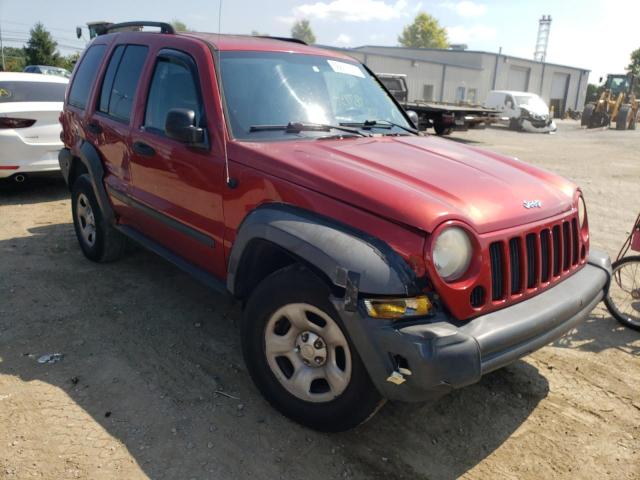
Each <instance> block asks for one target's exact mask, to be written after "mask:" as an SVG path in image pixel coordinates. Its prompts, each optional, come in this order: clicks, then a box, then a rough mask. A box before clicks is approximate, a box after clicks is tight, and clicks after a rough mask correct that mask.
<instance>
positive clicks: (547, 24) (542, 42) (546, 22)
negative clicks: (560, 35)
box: [533, 15, 551, 62]
mask: <svg viewBox="0 0 640 480" xmlns="http://www.w3.org/2000/svg"><path fill="white" fill-rule="evenodd" d="M549 30H551V15H543V16H542V17H540V21H539V25H538V39H537V40H536V50H535V52H534V53H533V59H534V60H535V61H536V62H544V61H545V60H546V58H547V45H548V44H549Z"/></svg>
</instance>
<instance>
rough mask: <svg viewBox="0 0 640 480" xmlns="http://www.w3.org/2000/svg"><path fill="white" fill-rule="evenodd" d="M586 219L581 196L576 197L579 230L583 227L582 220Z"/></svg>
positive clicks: (585, 210)
mask: <svg viewBox="0 0 640 480" xmlns="http://www.w3.org/2000/svg"><path fill="white" fill-rule="evenodd" d="M586 218H587V206H586V205H585V203H584V198H582V195H580V196H579V197H578V221H579V222H580V228H582V227H584V220H585V219H586Z"/></svg>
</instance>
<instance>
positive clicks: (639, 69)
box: [627, 48, 640, 75]
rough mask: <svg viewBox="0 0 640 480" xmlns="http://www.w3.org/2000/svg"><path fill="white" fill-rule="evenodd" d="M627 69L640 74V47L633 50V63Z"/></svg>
mask: <svg viewBox="0 0 640 480" xmlns="http://www.w3.org/2000/svg"><path fill="white" fill-rule="evenodd" d="M627 70H628V71H630V72H631V73H633V74H634V75H640V48H636V49H635V50H634V51H633V52H631V63H630V64H629V66H628V67H627Z"/></svg>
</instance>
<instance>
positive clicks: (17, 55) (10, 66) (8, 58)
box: [4, 47, 26, 72]
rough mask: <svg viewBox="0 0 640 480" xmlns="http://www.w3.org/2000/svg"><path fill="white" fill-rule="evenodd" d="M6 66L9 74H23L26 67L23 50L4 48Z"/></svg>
mask: <svg viewBox="0 0 640 480" xmlns="http://www.w3.org/2000/svg"><path fill="white" fill-rule="evenodd" d="M4 66H5V70H6V71H7V72H21V71H22V70H24V67H25V66H26V62H25V58H24V50H23V49H22V48H15V47H4Z"/></svg>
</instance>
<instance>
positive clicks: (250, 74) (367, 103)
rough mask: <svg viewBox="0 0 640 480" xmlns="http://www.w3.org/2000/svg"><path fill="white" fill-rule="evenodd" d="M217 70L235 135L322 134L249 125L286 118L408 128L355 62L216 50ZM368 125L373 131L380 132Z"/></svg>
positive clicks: (253, 137)
mask: <svg viewBox="0 0 640 480" xmlns="http://www.w3.org/2000/svg"><path fill="white" fill-rule="evenodd" d="M221 72H222V84H223V90H224V97H225V101H226V107H227V113H228V117H229V123H230V125H231V129H232V131H233V135H234V137H235V138H239V139H246V140H260V139H274V138H276V139H284V138H292V137H293V138H296V137H315V138H317V137H319V136H327V132H326V131H324V132H323V131H307V130H304V131H298V132H296V133H295V134H292V133H291V130H290V129H289V130H261V129H256V128H255V127H257V126H264V125H287V124H289V123H314V124H325V125H340V124H345V123H348V124H355V123H362V124H364V122H366V121H374V120H375V121H378V122H383V121H384V122H389V123H391V124H397V125H398V127H396V126H393V127H390V126H389V125H385V127H386V128H385V129H384V132H385V133H389V129H392V130H393V133H396V134H398V133H399V132H403V133H406V132H405V131H403V130H402V128H412V126H411V125H409V123H408V122H407V120H406V119H405V117H404V115H403V114H402V112H401V111H400V110H399V109H398V107H396V105H395V104H394V103H393V101H392V100H391V98H390V97H389V96H388V95H387V93H386V92H385V91H384V90H383V89H382V87H381V86H380V85H379V84H378V83H377V81H376V80H375V79H374V78H373V77H372V76H371V75H369V73H368V72H367V71H366V70H365V69H364V68H363V67H362V66H361V65H359V64H357V63H355V62H353V63H352V62H345V61H342V60H336V59H331V58H327V57H321V56H314V55H301V54H295V53H276V52H222V53H221ZM380 126H381V127H382V124H380ZM251 127H254V128H253V129H252V128H251ZM369 128H371V127H369ZM372 128H373V130H374V133H381V132H383V129H382V128H381V129H380V131H378V130H377V128H378V127H372Z"/></svg>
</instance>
